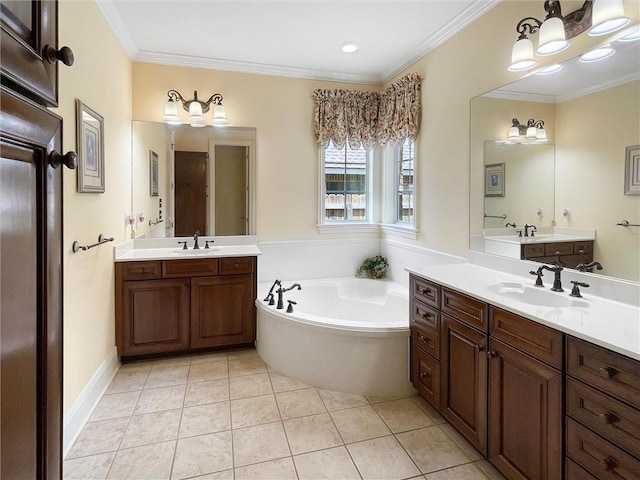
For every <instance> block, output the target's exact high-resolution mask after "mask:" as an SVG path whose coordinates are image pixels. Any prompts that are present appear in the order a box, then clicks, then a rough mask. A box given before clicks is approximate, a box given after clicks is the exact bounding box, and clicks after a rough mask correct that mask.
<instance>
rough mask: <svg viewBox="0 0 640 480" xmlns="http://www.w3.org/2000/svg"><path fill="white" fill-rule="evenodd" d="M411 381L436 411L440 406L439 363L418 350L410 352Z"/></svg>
mask: <svg viewBox="0 0 640 480" xmlns="http://www.w3.org/2000/svg"><path fill="white" fill-rule="evenodd" d="M411 381H412V382H413V386H414V387H416V390H418V393H420V395H422V397H423V398H424V399H425V400H426V401H427V402H429V403H430V404H431V405H433V406H434V407H435V408H436V409H438V408H439V406H440V363H439V362H438V361H437V360H436V359H435V358H433V357H432V356H431V355H429V354H428V353H426V352H424V351H422V350H421V349H420V348H413V349H412V350H411Z"/></svg>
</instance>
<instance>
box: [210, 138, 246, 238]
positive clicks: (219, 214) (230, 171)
mask: <svg viewBox="0 0 640 480" xmlns="http://www.w3.org/2000/svg"><path fill="white" fill-rule="evenodd" d="M214 152H215V234H216V235H246V233H247V187H246V185H247V183H246V182H247V147H244V146H237V145H216V146H215V150H214Z"/></svg>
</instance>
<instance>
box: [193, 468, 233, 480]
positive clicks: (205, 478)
mask: <svg viewBox="0 0 640 480" xmlns="http://www.w3.org/2000/svg"><path fill="white" fill-rule="evenodd" d="M190 480H233V470H225V471H223V472H216V473H208V474H206V475H198V476H197V477H191V479H190Z"/></svg>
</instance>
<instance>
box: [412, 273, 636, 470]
mask: <svg viewBox="0 0 640 480" xmlns="http://www.w3.org/2000/svg"><path fill="white" fill-rule="evenodd" d="M409 271H410V273H411V276H410V288H411V293H410V295H411V298H410V305H411V307H410V308H411V319H410V321H411V379H412V382H413V383H414V385H415V387H416V389H417V390H418V392H419V394H420V395H421V396H423V397H424V398H425V399H426V400H427V401H428V402H429V403H431V404H432V405H433V406H434V407H435V408H436V409H437V410H438V411H439V412H440V413H441V414H442V415H443V417H445V418H446V419H447V420H448V421H449V422H450V423H451V424H452V425H453V426H454V427H455V428H456V429H457V430H458V431H459V432H460V433H461V434H462V435H463V436H464V437H465V438H466V439H467V440H468V441H469V442H470V443H472V444H473V445H474V446H475V447H476V448H477V449H478V450H479V451H480V452H481V453H482V454H483V455H484V456H485V457H487V458H488V459H489V460H490V461H491V462H492V463H493V465H494V466H496V467H497V468H498V469H499V470H500V471H501V472H502V474H503V475H505V476H506V477H507V478H509V479H523V478H530V479H542V478H549V479H551V478H558V479H560V478H567V479H575V478H580V479H594V478H603V479H604V478H629V479H630V478H638V477H637V474H638V472H640V449H638V445H639V444H640V443H639V440H640V431H639V430H638V428H637V426H638V425H640V325H638V309H637V307H635V308H634V307H632V306H631V305H624V304H620V303H617V302H608V301H606V300H603V299H598V298H593V297H592V298H589V295H588V294H586V293H585V295H584V297H583V298H573V297H569V296H568V293H569V290H570V289H567V291H566V292H564V293H554V292H550V291H549V290H548V288H546V289H544V290H543V289H536V288H535V287H533V286H529V285H527V284H526V283H524V282H522V280H523V279H522V278H521V277H515V276H513V275H508V274H502V273H499V272H495V271H492V270H489V269H485V268H482V267H477V266H474V265H468V264H461V265H456V266H453V267H452V266H449V267H447V268H440V267H432V268H427V269H423V270H421V271H412V270H409ZM505 279H506V281H505ZM512 280H517V281H512ZM532 284H533V282H531V285H532ZM613 319H615V325H614V323H613V322H614V320H613ZM606 330H608V332H606ZM596 337H597V338H596ZM614 350H615V351H614ZM565 412H566V413H565Z"/></svg>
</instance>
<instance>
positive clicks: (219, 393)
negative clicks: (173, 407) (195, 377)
mask: <svg viewBox="0 0 640 480" xmlns="http://www.w3.org/2000/svg"><path fill="white" fill-rule="evenodd" d="M225 400H229V380H228V379H226V378H221V379H218V380H210V381H208V382H196V383H189V384H187V390H186V393H185V396H184V406H185V407H193V406H195V405H202V404H204V403H215V402H222V401H225Z"/></svg>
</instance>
